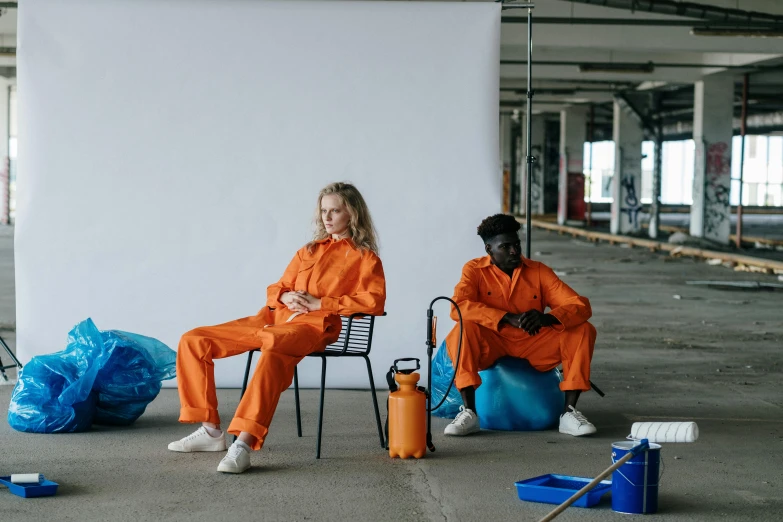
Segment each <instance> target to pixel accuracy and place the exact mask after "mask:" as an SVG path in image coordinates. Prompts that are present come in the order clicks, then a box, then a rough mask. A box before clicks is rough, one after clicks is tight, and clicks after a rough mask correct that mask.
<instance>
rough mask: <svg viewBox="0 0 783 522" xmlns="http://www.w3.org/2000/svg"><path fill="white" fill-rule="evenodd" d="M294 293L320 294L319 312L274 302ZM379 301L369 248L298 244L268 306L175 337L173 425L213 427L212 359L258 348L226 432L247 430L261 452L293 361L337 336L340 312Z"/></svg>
mask: <svg viewBox="0 0 783 522" xmlns="http://www.w3.org/2000/svg"><path fill="white" fill-rule="evenodd" d="M300 290H301V291H306V292H308V293H310V294H312V295H314V296H316V297H320V299H321V310H318V311H314V312H309V313H307V314H301V315H298V314H295V313H294V312H292V311H291V310H288V308H287V307H285V305H283V304H282V302H280V297H281V296H282V294H284V293H285V292H289V291H300ZM385 301H386V282H385V278H384V274H383V266H382V264H381V260H380V259H379V258H378V256H377V255H375V253H373V252H370V251H367V250H360V249H358V248H357V247H356V246H355V245H354V244H353V242H352V241H351V240H350V239H341V240H338V241H335V240H332V239H331V238H329V239H324V240H321V241H317V242H316V243H315V244H314V245H313V246H312V251H311V249H310V248H308V247H303V248H302V249H300V250H299V251H298V252H297V253H296V255H295V256H294V259H293V260H292V261H291V263H290V264H289V265H288V268H286V271H285V273H284V274H283V277H282V278H281V279H280V281H278V282H277V283H276V284H274V285H271V286H270V287H269V288H268V289H267V306H266V307H264V308H263V309H261V311H260V312H259V313H258V314H257V315H255V316H252V317H246V318H244V319H238V320H236V321H231V322H228V323H225V324H221V325H218V326H207V327H201V328H196V329H195V330H191V331H190V332H188V333H186V334H185V335H183V336H182V339H181V341H180V343H179V348H178V351H177V381H178V385H179V396H180V404H181V408H180V417H179V420H180V422H213V423H215V424H219V423H220V416H219V415H218V410H217V407H218V404H217V394H216V392H215V377H214V363H213V360H214V359H220V358H223V357H230V356H232V355H238V354H242V353H245V352H248V351H250V350H254V349H257V348H260V349H261V357H260V358H259V361H258V364H257V366H256V371H255V373H254V374H253V377H252V380H251V381H250V383H249V384H248V387H247V390H246V391H245V394H244V396H243V397H242V400H241V401H240V403H239V407H238V408H237V411H236V414H235V416H234V418H233V420H232V421H231V424H230V425H229V427H228V432H229V433H231V434H234V435H239V433H241V432H243V431H245V432H248V433H250V434H251V435H253V436H254V437H255V438H256V443H255V444H254V446H253V449H256V450H258V449H261V447H262V446H263V444H264V440H265V438H266V435H267V433H268V431H269V425H270V423H271V422H272V416H273V415H274V413H275V409H276V408H277V403H278V401H279V399H280V394H281V393H282V392H283V391H284V390H285V389H286V388H288V387H289V386H290V385H291V381H292V380H293V375H294V368H295V367H296V365H297V364H298V363H299V361H301V360H302V358H303V357H304V356H306V355H307V354H309V353H313V352H316V351H323V350H324V349H325V348H326V346H327V345H329V344H331V343H333V342H335V341H336V340H337V337H338V336H339V334H340V327H341V321H340V315H350V314H352V313H366V314H368V315H380V314H382V313H383V307H384V304H385Z"/></svg>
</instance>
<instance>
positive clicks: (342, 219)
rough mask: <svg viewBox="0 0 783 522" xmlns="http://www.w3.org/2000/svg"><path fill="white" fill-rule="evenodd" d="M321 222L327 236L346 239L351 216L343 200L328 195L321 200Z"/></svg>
mask: <svg viewBox="0 0 783 522" xmlns="http://www.w3.org/2000/svg"><path fill="white" fill-rule="evenodd" d="M321 221H323V223H324V227H325V228H326V233H327V234H331V235H332V237H334V238H340V237H346V236H347V235H348V224H349V223H350V221H351V215H350V214H349V213H348V209H347V208H346V207H345V204H344V203H343V201H342V199H340V198H339V197H338V196H335V195H334V194H328V195H326V196H324V197H322V198H321Z"/></svg>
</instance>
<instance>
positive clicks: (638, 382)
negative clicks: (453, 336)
mask: <svg viewBox="0 0 783 522" xmlns="http://www.w3.org/2000/svg"><path fill="white" fill-rule="evenodd" d="M533 245H534V250H535V251H538V252H541V254H540V255H538V256H536V257H537V259H539V260H541V261H544V262H546V263H547V264H549V265H550V266H552V267H554V268H555V269H557V270H558V271H562V272H565V275H563V276H562V277H563V279H564V280H565V281H567V282H568V283H569V284H570V285H572V286H573V287H574V288H575V289H577V290H578V291H579V292H581V293H582V294H584V295H586V296H588V297H589V298H590V299H591V302H592V304H593V310H594V317H593V320H592V322H593V324H594V325H595V326H596V328H597V329H598V344H597V347H596V352H595V358H594V364H593V380H594V381H595V382H596V383H597V384H598V385H599V386H601V387H602V388H603V389H604V391H606V392H607V396H606V397H605V398H603V399H601V398H599V397H598V396H597V395H595V394H594V393H589V394H586V395H585V396H584V397H583V398H582V401H581V402H580V409H582V410H583V412H584V413H585V414H586V415H587V416H588V417H589V418H590V420H592V421H593V422H594V423H595V424H596V425H597V427H598V429H599V432H598V434H597V435H596V436H593V437H590V438H582V439H576V438H573V437H569V436H565V435H560V434H559V433H557V432H556V431H547V432H527V433H507V432H482V433H480V434H478V435H476V436H472V437H468V438H464V439H454V438H446V437H443V436H442V429H443V427H444V426H445V424H446V422H447V421H445V420H443V419H434V427H435V429H436V432H435V435H434V439H435V444H436V446H437V452H436V453H434V454H429V455H427V457H426V458H425V459H422V460H420V461H416V460H406V461H400V460H391V459H389V458H388V456H386V455H385V453H384V451H382V450H381V448H380V447H379V441H378V437H377V434H376V432H375V426H374V420H373V415H372V408H371V400H370V396H369V393H368V392H366V391H365V392H362V391H344V390H329V391H328V392H327V402H326V416H327V418H326V421H325V423H324V448H323V458H322V459H321V460H315V458H314V453H315V436H314V434H315V423H316V408H317V402H318V401H317V392H315V391H306V392H304V393H303V396H302V403H303V408H304V411H303V423H304V428H305V436H304V437H303V438H302V439H298V438H297V437H296V436H295V433H296V432H295V421H294V414H293V397H292V393H291V392H286V393H285V394H284V395H283V398H282V400H281V403H280V406H279V408H278V413H277V415H276V417H275V422H274V424H273V427H272V431H271V434H270V437H269V439H268V442H267V445H266V446H265V448H264V450H263V451H262V452H259V453H256V454H254V455H253V457H252V462H253V465H254V467H253V468H252V469H251V471H249V472H248V473H245V474H243V475H240V476H227V475H222V474H219V473H216V472H215V467H216V466H217V463H218V461H219V460H220V456H219V455H215V454H174V453H171V452H169V451H167V450H166V444H167V443H168V442H170V441H172V440H174V439H177V438H180V437H182V436H184V435H185V434H187V433H188V432H189V429H188V427H186V426H180V425H178V424H177V422H176V417H177V408H178V401H177V397H176V392H174V391H173V390H164V391H163V392H162V393H161V395H160V396H159V398H158V399H157V400H156V401H155V402H153V403H152V404H151V405H150V407H149V408H148V410H147V412H146V413H145V414H144V416H142V417H141V418H140V419H139V420H138V421H137V422H136V424H135V425H134V426H132V427H130V428H124V429H108V428H96V429H94V430H93V431H91V432H89V433H81V434H71V435H31V434H25V433H19V432H16V431H13V430H11V429H10V428H9V426H8V424H7V423H6V422H0V444H2V445H1V446H0V455H2V458H0V474H8V473H11V472H31V471H34V472H42V473H44V474H46V475H47V477H49V478H51V479H52V480H55V481H57V482H59V483H60V491H59V493H58V495H57V496H56V497H51V498H43V499H29V500H25V499H21V498H18V497H15V496H12V495H10V494H9V493H7V492H6V491H3V490H1V489H0V516H2V520H13V521H18V522H22V521H33V520H35V521H38V520H54V519H58V520H80V521H81V520H129V521H143V520H229V519H231V520H242V519H245V520H341V521H342V520H381V521H385V520H389V521H409V520H410V521H418V520H447V521H455V520H463V521H470V520H482V519H483V520H531V521H532V520H538V519H539V518H540V517H542V516H543V515H545V514H546V513H547V512H548V511H549V510H550V509H551V508H552V506H549V505H545V504H534V503H526V502H522V501H520V500H518V499H517V498H516V492H515V489H514V481H516V480H521V479H523V478H529V477H534V476H536V475H540V474H544V473H562V474H570V475H578V476H586V477H587V476H594V475H596V474H597V473H599V472H600V471H601V470H603V469H604V468H606V467H607V466H608V465H609V464H610V452H611V449H610V448H611V443H612V442H613V441H618V440H622V439H623V438H624V437H625V436H626V435H627V434H628V433H629V431H630V427H631V424H632V422H633V421H637V420H648V419H649V420H682V419H690V420H695V421H697V422H698V424H699V427H700V430H701V437H700V439H699V440H698V441H697V442H696V443H692V444H666V445H664V447H663V450H662V457H663V462H664V465H665V471H664V473H663V477H662V479H661V486H660V498H659V502H660V511H659V514H658V515H656V516H654V517H650V518H652V519H655V520H661V521H670V520H671V521H680V520H687V521H707V520H731V521H743V520H748V521H762V520H770V521H779V520H783V416H782V415H781V413H783V393H781V392H783V379H781V374H782V373H783V349H782V348H783V306H781V305H782V304H783V292H780V291H769V292H767V291H755V292H747V291H726V290H717V289H712V288H708V287H695V286H688V285H686V284H685V282H686V281H690V280H705V279H709V280H760V281H776V280H777V279H776V278H774V277H772V276H764V275H759V274H747V273H735V272H733V271H731V270H729V269H727V268H724V267H720V266H717V267H715V266H708V265H706V264H705V263H702V262H695V261H692V260H689V259H673V258H669V257H666V256H664V255H661V254H651V253H649V252H647V251H642V250H634V249H627V248H621V247H619V246H609V245H603V244H602V245H595V244H592V243H587V242H583V241H578V240H573V239H570V238H567V237H563V236H557V235H556V234H548V233H546V232H543V231H534V237H533ZM11 252H12V248H11V239H10V234H7V233H2V234H0V288H2V289H3V294H2V300H1V301H0V312H2V313H3V314H4V315H3V316H2V317H0V325H6V326H5V327H4V328H6V329H4V330H2V331H0V334H2V335H3V336H4V337H6V338H9V339H10V340H13V335H12V332H11V331H9V330H8V329H7V328H8V325H13V323H14V319H13V317H12V315H5V314H8V313H9V311H10V312H11V313H12V311H13V302H12V299H13V294H12V293H9V292H8V289H9V288H12V287H13V282H12V279H11V278H12V270H11V268H12V260H11V259H10V255H11ZM444 290H445V289H444ZM673 296H679V298H674V297H673ZM0 356H2V354H0ZM3 360H7V357H4V358H3ZM374 362H375V363H376V365H380V366H381V367H382V366H384V365H386V364H388V363H389V361H388V360H386V359H385V358H384V355H383V354H382V353H375V354H374ZM10 394H11V387H10V386H0V415H3V416H5V415H6V411H7V405H8V402H9V399H10ZM385 395H386V394H385V393H382V394H381V397H384V396H385ZM219 398H220V400H221V413H222V414H223V416H224V417H230V415H231V413H232V412H233V410H234V408H235V407H236V404H237V399H238V391H237V390H221V391H220V392H219ZM628 517H629V516H628V515H621V514H618V513H614V512H613V511H611V502H610V499H609V496H608V495H607V496H606V497H604V499H603V501H602V502H601V504H600V505H599V506H597V507H595V508H592V509H581V508H570V509H569V510H567V511H566V512H565V513H564V514H563V515H561V516H560V517H559V518H558V520H563V521H568V520H572V521H575V520H586V521H612V520H618V521H619V520H626V519H628Z"/></svg>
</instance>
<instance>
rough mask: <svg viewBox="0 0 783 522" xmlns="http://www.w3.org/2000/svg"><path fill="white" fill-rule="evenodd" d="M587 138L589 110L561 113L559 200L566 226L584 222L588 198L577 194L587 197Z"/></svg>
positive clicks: (560, 217)
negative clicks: (575, 222) (585, 202)
mask: <svg viewBox="0 0 783 522" xmlns="http://www.w3.org/2000/svg"><path fill="white" fill-rule="evenodd" d="M586 138H587V107H582V106H578V107H569V108H568V109H566V110H564V111H560V173H559V183H558V200H557V222H558V224H560V225H564V224H565V222H566V220H567V219H579V220H582V219H584V210H583V209H584V197H582V198H581V201H580V200H579V197H578V195H577V196H576V197H575V194H574V193H575V192H577V191H578V192H580V193H582V194H584V147H585V139H586ZM580 180H581V181H580ZM580 187H581V190H580ZM580 208H581V209H582V210H581V211H580V210H579V209H580ZM580 214H581V216H580Z"/></svg>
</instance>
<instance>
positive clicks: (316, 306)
mask: <svg viewBox="0 0 783 522" xmlns="http://www.w3.org/2000/svg"><path fill="white" fill-rule="evenodd" d="M296 295H297V297H299V298H300V299H302V300H304V306H305V307H306V308H307V310H309V311H310V312H315V311H316V310H320V309H321V300H320V299H319V298H317V297H315V296H314V295H310V294H308V293H307V292H296Z"/></svg>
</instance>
